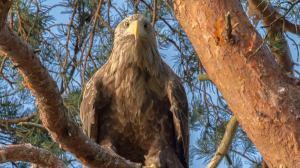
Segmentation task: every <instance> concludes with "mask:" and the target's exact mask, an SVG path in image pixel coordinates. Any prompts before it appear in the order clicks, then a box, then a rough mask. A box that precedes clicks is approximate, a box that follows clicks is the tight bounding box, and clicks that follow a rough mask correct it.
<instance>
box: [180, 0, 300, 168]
mask: <svg viewBox="0 0 300 168" xmlns="http://www.w3.org/2000/svg"><path fill="white" fill-rule="evenodd" d="M174 9H175V12H174V13H175V15H176V18H177V19H178V21H179V22H180V24H181V26H182V27H183V29H184V30H185V32H186V33H187V35H188V37H189V39H190V41H191V42H192V44H193V46H194V48H195V51H196V52H197V54H198V56H199V59H200V60H201V63H202V64H203V66H204V68H205V70H206V71H207V73H208V75H209V78H210V79H211V80H212V81H213V82H214V83H215V84H216V86H217V87H218V89H219V90H220V91H221V93H222V95H223V96H224V98H225V99H226V101H227V103H228V105H229V107H230V109H231V110H232V111H233V113H234V115H235V116H236V118H237V120H238V121H239V122H240V123H241V125H242V128H243V129H244V130H245V131H246V133H247V135H248V136H249V137H250V139H251V140H252V142H253V143H254V144H255V146H256V147H257V149H258V150H259V152H260V153H261V154H262V156H263V158H264V160H265V161H266V163H267V164H268V166H269V167H286V168H292V167H300V154H299V147H300V146H299V145H300V122H299V120H298V118H299V117H300V97H299V95H300V94H299V92H300V91H299V86H296V85H294V81H293V80H292V79H290V78H288V77H287V75H286V74H285V73H284V71H283V70H282V69H281V68H280V66H279V65H278V63H277V62H276V61H275V59H274V58H275V57H274V56H273V55H272V53H271V52H270V51H269V50H268V48H267V47H266V46H265V45H263V46H262V47H261V48H260V49H259V47H260V46H261V44H262V43H263V40H262V38H261V36H260V35H259V34H258V32H257V31H256V29H255V28H254V27H253V26H252V25H251V23H250V21H249V20H248V18H247V16H246V14H245V12H244V11H243V7H242V5H241V3H240V1H239V0H226V1H218V0H201V1H189V0H185V1H181V0H176V1H175V2H174ZM228 11H229V12H230V13H231V21H232V22H231V23H232V25H234V24H236V23H239V24H238V25H237V27H235V28H234V30H233V31H232V35H233V37H234V38H235V39H236V41H235V43H234V44H232V43H227V42H226V40H225V34H226V29H225V27H226V26H225V12H228ZM258 49H259V50H258Z"/></svg>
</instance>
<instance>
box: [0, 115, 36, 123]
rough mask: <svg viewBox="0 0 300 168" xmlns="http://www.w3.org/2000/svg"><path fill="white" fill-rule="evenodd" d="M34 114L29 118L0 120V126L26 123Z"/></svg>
mask: <svg viewBox="0 0 300 168" xmlns="http://www.w3.org/2000/svg"><path fill="white" fill-rule="evenodd" d="M35 115H36V113H33V114H31V115H29V116H26V117H22V118H14V119H0V124H1V123H11V124H17V123H19V122H27V121H28V120H30V119H32V118H33V117H34V116H35Z"/></svg>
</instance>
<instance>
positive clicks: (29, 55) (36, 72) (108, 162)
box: [0, 0, 140, 168]
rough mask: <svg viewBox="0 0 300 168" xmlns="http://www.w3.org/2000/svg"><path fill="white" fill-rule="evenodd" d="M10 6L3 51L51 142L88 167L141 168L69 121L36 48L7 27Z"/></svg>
mask: <svg viewBox="0 0 300 168" xmlns="http://www.w3.org/2000/svg"><path fill="white" fill-rule="evenodd" d="M11 5H12V0H0V50H1V51H3V52H4V53H5V54H7V56H8V57H9V59H10V60H11V62H12V63H14V65H15V66H17V67H18V71H19V72H20V73H21V74H22V76H23V77H24V81H23V85H24V86H25V87H27V88H29V89H30V90H31V93H32V94H33V95H34V96H35V97H36V104H37V105H38V107H39V109H40V118H41V120H42V122H43V125H44V126H45V127H46V129H47V130H48V132H49V133H50V135H51V137H52V139H53V140H54V141H56V142H58V143H59V144H60V146H61V147H62V148H64V149H65V150H66V151H68V152H70V153H71V154H72V155H73V156H74V157H75V158H76V159H77V160H78V161H79V162H81V163H83V164H84V165H86V166H89V167H101V166H102V167H107V168H111V167H117V168H139V167H140V166H139V165H138V164H137V163H132V162H130V161H128V160H126V159H124V158H122V157H120V156H118V155H115V154H113V153H111V152H109V151H107V150H105V149H103V148H102V147H101V146H99V145H98V144H96V143H95V142H94V141H93V140H91V139H90V138H88V137H87V136H86V135H85V134H84V133H83V132H82V130H80V129H79V127H78V126H77V125H76V124H75V123H74V122H73V121H72V120H71V119H70V118H69V116H68V113H67V109H66V107H65V106H64V105H63V100H62V97H61V95H60V92H59V90H58V87H57V83H56V82H55V81H54V80H53V78H52V77H51V76H50V74H49V72H48V70H47V69H46V68H45V67H44V66H43V65H42V63H41V61H40V60H39V58H38V57H37V56H36V55H35V53H34V50H33V48H32V47H31V46H29V45H28V44H26V43H25V42H24V41H23V40H22V39H21V38H20V37H18V36H17V35H16V34H15V33H14V32H13V31H12V30H11V28H10V27H9V26H8V25H6V19H7V14H8V11H9V9H10V6H11Z"/></svg>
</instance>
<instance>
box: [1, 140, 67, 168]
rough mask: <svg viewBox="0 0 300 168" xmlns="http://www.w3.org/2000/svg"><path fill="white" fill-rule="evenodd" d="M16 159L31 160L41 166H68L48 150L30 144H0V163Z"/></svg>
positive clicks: (64, 167) (63, 167)
mask: <svg viewBox="0 0 300 168" xmlns="http://www.w3.org/2000/svg"><path fill="white" fill-rule="evenodd" d="M16 161H25V162H31V163H35V164H37V165H39V166H42V167H59V168H67V167H68V166H67V165H66V164H65V163H64V162H63V161H62V160H61V159H60V158H58V157H57V156H55V155H54V154H53V153H51V152H50V151H47V150H44V149H41V148H38V147H34V146H32V145H30V144H25V145H8V146H0V163H4V162H16Z"/></svg>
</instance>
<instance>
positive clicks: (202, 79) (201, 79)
mask: <svg viewBox="0 0 300 168" xmlns="http://www.w3.org/2000/svg"><path fill="white" fill-rule="evenodd" d="M198 80H199V81H207V80H210V79H209V76H208V74H201V75H198Z"/></svg>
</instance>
